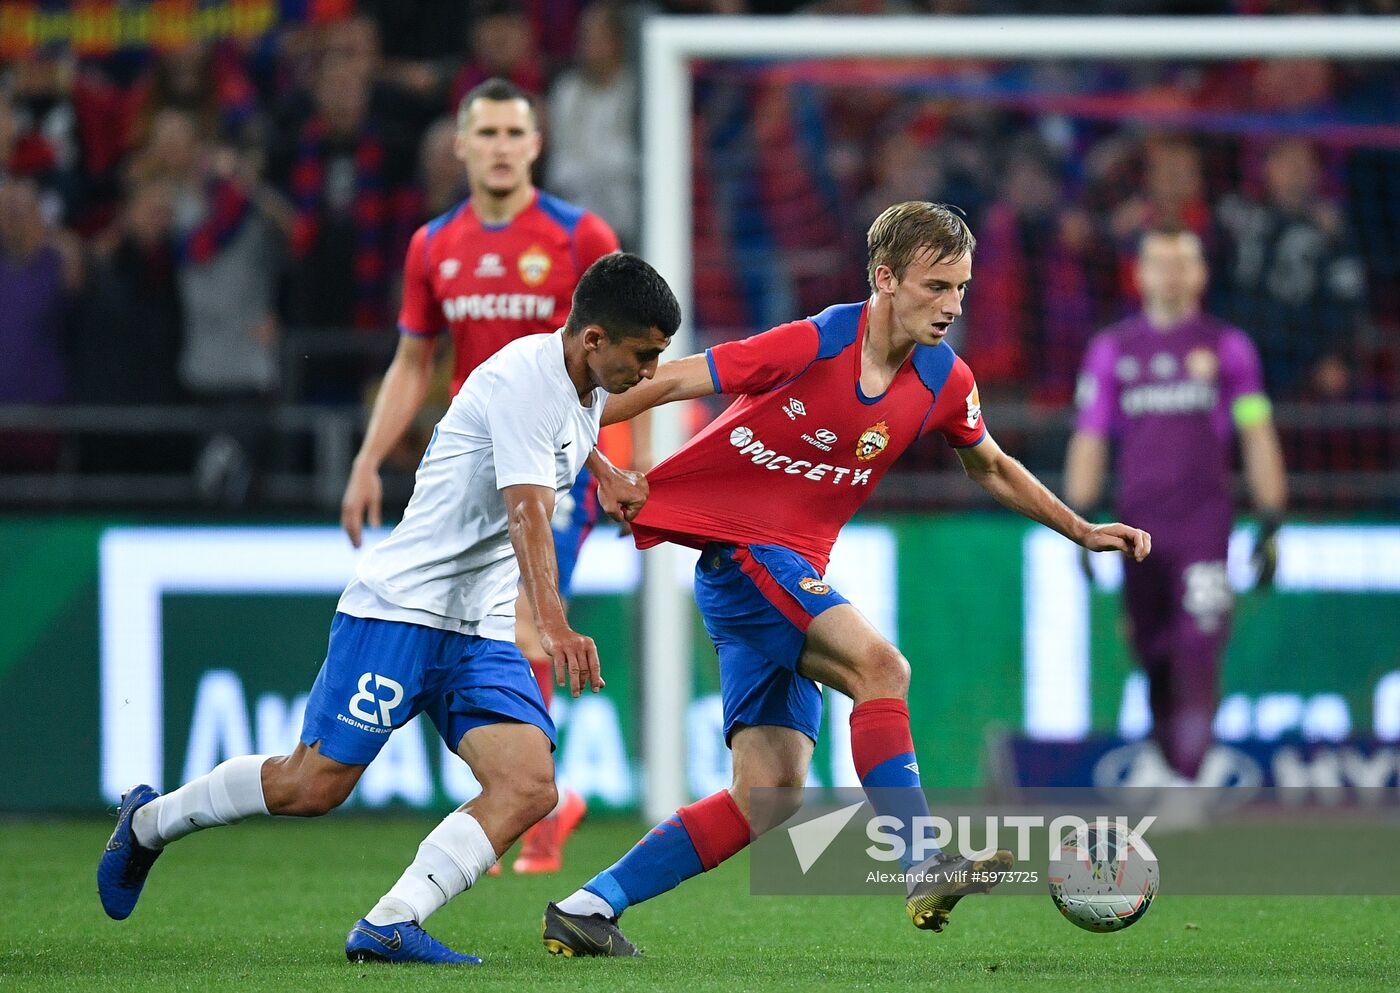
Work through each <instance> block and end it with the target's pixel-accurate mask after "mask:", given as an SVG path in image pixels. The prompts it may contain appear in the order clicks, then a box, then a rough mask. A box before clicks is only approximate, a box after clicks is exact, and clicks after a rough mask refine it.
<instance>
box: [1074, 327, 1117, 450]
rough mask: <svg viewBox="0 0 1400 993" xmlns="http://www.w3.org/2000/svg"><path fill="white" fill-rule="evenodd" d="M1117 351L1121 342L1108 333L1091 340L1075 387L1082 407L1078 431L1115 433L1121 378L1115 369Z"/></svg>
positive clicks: (1103, 434) (1105, 435) (1077, 399)
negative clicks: (1117, 376)
mask: <svg viewBox="0 0 1400 993" xmlns="http://www.w3.org/2000/svg"><path fill="white" fill-rule="evenodd" d="M1117 353H1118V347H1117V345H1116V344H1115V343H1114V340H1113V339H1112V338H1111V337H1110V336H1108V335H1106V334H1101V335H1099V336H1098V337H1097V338H1095V339H1094V340H1093V341H1091V342H1090V343H1089V351H1088V352H1086V353H1085V355H1084V365H1083V367H1081V368H1080V370H1079V382H1078V385H1077V386H1076V387H1075V390H1074V402H1075V406H1077V407H1078V408H1079V415H1078V417H1077V418H1076V419H1075V424H1074V427H1075V430H1076V431H1083V432H1085V433H1086V434H1094V435H1099V436H1100V437H1108V436H1109V435H1110V434H1112V433H1113V420H1114V417H1113V415H1114V411H1116V410H1117V409H1118V380H1117V378H1116V377H1115V376H1114V371H1113V367H1114V364H1115V363H1116V361H1117V358H1118V355H1117Z"/></svg>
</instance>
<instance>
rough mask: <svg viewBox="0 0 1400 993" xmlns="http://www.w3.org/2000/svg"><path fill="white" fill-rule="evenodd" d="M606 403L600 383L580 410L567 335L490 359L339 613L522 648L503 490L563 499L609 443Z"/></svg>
mask: <svg viewBox="0 0 1400 993" xmlns="http://www.w3.org/2000/svg"><path fill="white" fill-rule="evenodd" d="M607 396H608V393H607V391H606V390H603V389H601V388H598V389H594V390H593V393H592V396H591V398H590V399H591V403H590V405H589V406H584V405H583V404H581V403H579V399H578V390H577V389H576V388H575V387H574V384H573V382H572V380H570V379H569V375H568V372H567V370H566V369H565V367H564V333H563V331H562V330H561V331H556V332H554V333H553V334H536V335H529V336H527V337H524V338H519V339H517V340H515V341H512V342H511V343H510V344H508V345H506V346H505V347H504V348H502V349H501V350H500V351H499V352H497V353H496V354H495V355H493V356H492V357H491V358H489V359H487V360H486V361H485V362H483V363H482V364H481V365H480V366H478V367H477V368H476V369H475V370H473V372H472V374H471V375H470V376H468V377H467V381H466V382H465V383H463V384H462V388H461V390H459V391H458V393H457V396H456V397H454V398H453V400H452V404H451V406H450V407H449V408H448V410H447V413H446V414H445V415H444V416H443V418H442V420H441V421H439V422H438V425H437V427H436V428H434V429H433V437H432V440H431V441H430V442H429V443H428V450H427V452H426V453H424V455H423V461H422V463H421V464H420V465H419V466H418V474H417V477H416V479H415V480H414V485H413V497H412V499H411V500H409V502H408V507H407V508H406V509H405V510H404V515H403V520H402V521H400V522H399V525H398V527H396V528H394V531H393V533H392V534H391V535H389V537H388V538H385V539H384V540H383V541H382V542H380V543H379V544H378V545H376V546H375V547H374V548H372V549H371V550H370V551H368V552H367V553H365V555H364V556H363V558H361V560H360V563H359V567H358V569H357V570H356V578H355V579H354V580H352V581H351V583H350V585H349V586H348V587H347V588H346V590H345V592H344V594H342V596H341V598H340V606H339V609H340V610H341V611H343V612H345V613H347V614H353V615H355V616H357V617H380V618H384V619H386V620H405V621H411V622H413V623H417V624H426V625H428V626H430V627H436V628H442V629H445V630H449V631H460V632H463V633H466V634H475V635H479V636H481V637H485V638H499V639H501V640H503V641H514V640H515V596H516V584H517V583H518V582H519V581H520V569H519V565H518V564H517V562H516V559H515V550H514V548H512V547H511V543H510V534H509V531H508V526H507V521H506V502H505V497H504V495H503V494H502V493H501V490H502V489H504V488H505V487H507V486H515V485H517V484H523V483H529V484H534V485H537V486H551V487H553V488H554V492H555V499H556V501H557V500H560V499H562V498H563V497H564V495H565V494H566V493H567V492H568V490H569V488H570V487H571V486H572V485H573V483H574V480H575V479H576V478H577V477H578V474H579V470H580V469H582V468H583V463H584V460H585V459H587V458H588V455H589V453H590V452H591V451H592V450H593V447H594V445H596V444H597V442H598V426H599V424H600V422H601V421H602V417H603V405H604V404H605V403H606V402H607Z"/></svg>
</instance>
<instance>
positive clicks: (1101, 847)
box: [1047, 824, 1161, 933]
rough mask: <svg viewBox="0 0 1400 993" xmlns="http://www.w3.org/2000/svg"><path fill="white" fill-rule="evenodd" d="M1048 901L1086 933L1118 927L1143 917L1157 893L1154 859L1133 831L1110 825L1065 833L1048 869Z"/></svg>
mask: <svg viewBox="0 0 1400 993" xmlns="http://www.w3.org/2000/svg"><path fill="white" fill-rule="evenodd" d="M1047 879H1048V880H1049V883H1050V899H1051V900H1054V901H1055V906H1056V907H1059V908H1060V913H1062V914H1064V915H1065V917H1067V918H1068V919H1069V921H1070V923H1072V924H1075V925H1077V926H1079V927H1082V928H1083V929H1084V930H1086V931H1097V932H1100V933H1102V932H1105V931H1121V930H1123V929H1124V928H1125V927H1128V926H1129V925H1130V924H1133V923H1135V922H1136V921H1139V920H1141V919H1142V917H1143V915H1144V914H1146V913H1147V908H1148V907H1150V906H1152V898H1153V897H1154V896H1156V895H1157V886H1158V884H1159V881H1160V879H1161V875H1160V873H1159V871H1158V868H1157V857H1156V856H1155V855H1154V854H1153V853H1152V849H1150V848H1148V847H1147V844H1146V843H1145V842H1144V841H1143V840H1142V839H1141V838H1140V837H1138V836H1137V835H1136V834H1134V833H1132V832H1130V831H1126V830H1123V829H1121V828H1119V827H1115V826H1114V825H1112V824H1097V825H1095V824H1090V825H1087V826H1086V827H1081V828H1079V829H1077V830H1075V831H1072V832H1067V833H1066V834H1065V836H1064V837H1063V839H1062V840H1061V843H1060V857H1059V858H1058V859H1054V860H1053V861H1051V863H1050V871H1049V872H1048V873H1047Z"/></svg>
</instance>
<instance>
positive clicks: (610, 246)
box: [574, 213, 621, 274]
mask: <svg viewBox="0 0 1400 993" xmlns="http://www.w3.org/2000/svg"><path fill="white" fill-rule="evenodd" d="M620 247H621V246H620V245H619V244H618V240H617V235H616V234H614V233H613V229H612V228H610V227H608V222H607V221H605V220H603V219H602V218H601V217H599V216H598V215H597V214H593V213H585V214H584V215H583V216H582V217H580V218H579V219H578V226H577V227H575V228H574V262H575V264H577V266H578V271H579V273H580V274H582V273H583V271H584V270H585V269H587V268H588V267H589V266H591V265H592V264H593V263H594V262H597V261H598V260H599V259H601V258H602V257H603V256H604V255H608V254H610V253H612V252H615V251H617V250H618V249H619V248H620Z"/></svg>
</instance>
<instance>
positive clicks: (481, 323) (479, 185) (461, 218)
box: [340, 79, 618, 873]
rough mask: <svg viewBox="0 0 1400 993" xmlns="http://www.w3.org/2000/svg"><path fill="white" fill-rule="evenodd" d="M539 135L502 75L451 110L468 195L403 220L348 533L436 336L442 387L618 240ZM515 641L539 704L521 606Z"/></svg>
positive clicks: (559, 835) (586, 519)
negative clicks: (550, 177) (564, 193)
mask: <svg viewBox="0 0 1400 993" xmlns="http://www.w3.org/2000/svg"><path fill="white" fill-rule="evenodd" d="M541 145H542V139H541V136H540V131H539V127H538V124H537V122H536V119H535V109H534V101H533V99H532V98H531V97H530V96H529V94H527V93H525V91H523V90H521V89H519V88H518V87H516V86H515V85H514V84H512V83H509V82H507V81H505V80H502V79H490V80H487V81H486V82H484V83H482V84H481V85H480V86H477V87H476V88H475V89H473V90H472V91H471V92H469V93H468V94H467V95H466V96H465V97H463V98H462V103H461V105H460V107H459V108H458V111H457V157H458V158H459V159H461V160H462V163H463V164H464V165H465V166H466V169H467V179H468V182H469V184H470V190H471V195H470V196H469V197H468V198H467V199H466V200H464V201H462V202H461V203H460V204H458V205H457V206H456V207H454V208H453V209H452V210H450V211H448V212H447V213H446V214H443V215H442V216H441V217H437V218H434V219H433V220H431V221H429V222H428V223H427V224H425V225H423V226H422V227H421V228H419V229H418V230H417V231H416V232H414V235H413V239H412V241H410V242H409V246H408V255H407V257H406V258H405V259H404V276H403V305H402V307H401V308H400V311H399V332H400V337H399V345H398V349H397V351H396V352H395V353H394V360H393V362H392V363H391V364H390V366H389V371H388V372H387V373H386V374H385V376H384V384H383V386H382V387H381V389H380V391H379V395H378V397H377V398H376V399H375V403H374V411H373V413H372V414H371V415H370V420H369V427H368V428H367V429H366V431H365V439H364V442H363V443H362V444H361V446H360V451H359V454H358V455H357V456H356V457H355V462H354V466H353V468H352V469H351V473H350V480H349V483H348V484H347V485H346V488H345V496H344V497H343V499H342V501H341V508H340V521H341V525H342V526H343V527H344V528H345V531H346V533H347V534H348V535H349V536H350V540H351V542H353V543H354V545H355V546H356V547H359V544H360V530H361V528H362V527H363V525H364V522H365V520H366V519H368V520H369V523H370V524H371V525H372V526H375V527H378V526H379V524H380V522H381V511H380V503H381V499H382V489H381V486H380V480H379V467H380V465H381V464H383V461H384V459H385V458H386V457H387V456H388V454H389V453H390V451H392V450H393V448H394V446H395V445H396V444H398V442H399V439H400V438H402V437H403V434H404V432H405V431H407V430H408V427H409V425H410V424H411V423H412V421H413V419H414V417H415V416H417V414H418V411H419V409H420V408H422V406H423V402H424V400H425V399H426V398H427V395H428V389H429V386H430V384H431V382H432V378H433V365H434V360H435V358H436V355H437V348H438V342H439V341H440V339H441V337H442V334H443V332H450V333H451V341H452V346H453V350H454V351H453V366H452V392H453V394H454V395H455V394H456V392H457V391H458V390H459V389H460V388H461V386H462V383H463V382H464V381H465V380H466V378H467V376H468V375H469V374H470V373H471V371H472V370H473V369H475V368H476V367H477V366H479V365H480V364H481V363H482V362H484V361H486V360H487V359H488V358H490V357H491V356H492V355H494V354H496V352H497V351H499V350H500V348H501V347H502V346H503V345H506V344H508V343H509V342H512V341H514V340H516V339H517V338H523V337H525V336H526V335H531V334H548V333H551V332H553V331H554V330H555V329H556V328H558V327H560V326H562V325H563V323H564V319H565V318H566V317H568V311H569V301H570V298H571V297H572V295H573V292H574V287H575V286H576V285H577V284H578V280H579V277H580V276H582V275H583V272H584V270H585V269H587V268H588V267H589V266H590V265H592V264H593V262H594V261H596V260H597V259H599V258H601V257H602V256H604V255H607V254H608V253H609V252H615V251H617V249H618V242H617V235H615V234H613V231H612V229H611V228H609V227H608V225H607V223H606V222H604V221H603V219H602V218H600V217H598V216H597V215H596V214H591V213H589V212H588V211H585V210H582V209H581V208H579V207H575V206H574V205H573V204H570V203H566V202H564V201H563V200H560V199H559V198H558V197H554V196H550V195H549V194H548V193H545V192H543V191H542V190H538V189H536V188H535V186H534V184H533V183H532V182H531V179H530V169H531V166H533V165H534V162H535V160H536V159H537V158H539V155H540V149H541ZM590 483H591V480H590V478H589V476H588V475H587V472H586V471H585V472H584V473H582V474H580V476H579V480H578V482H577V483H575V485H574V489H573V490H572V491H571V492H570V498H571V499H567V500H564V501H561V502H560V506H559V507H558V509H557V511H556V514H555V520H554V529H555V542H554V543H555V548H556V551H557V553H558V557H559V584H560V591H561V593H562V594H563V595H564V596H565V597H566V598H567V597H568V595H569V581H570V579H571V578H572V576H573V571H574V565H575V564H576V562H577V559H578V551H579V547H580V546H581V545H582V543H583V539H584V538H585V537H586V536H587V534H588V530H589V528H591V527H592V524H593V516H594V515H593V506H594V501H593V494H592V491H591V487H590ZM516 617H517V629H516V643H517V645H518V646H519V647H520V650H521V651H522V652H523V653H524V654H525V657H526V658H528V659H529V660H530V666H531V668H532V669H533V670H534V671H535V678H536V679H537V681H538V682H539V685H540V692H541V693H542V694H543V695H544V700H545V706H546V707H548V706H549V702H550V699H551V697H552V692H553V669H552V667H551V664H550V662H549V659H548V658H547V657H546V655H545V652H544V648H543V646H542V645H541V644H540V638H539V634H538V633H537V632H536V631H535V625H534V623H533V619H532V615H531V612H530V611H529V610H517V612H516ZM559 794H560V800H559V808H558V809H557V810H556V811H555V813H554V814H552V815H551V816H549V817H546V818H545V819H544V820H542V821H540V822H539V823H538V824H536V825H535V826H534V827H532V828H531V829H530V830H529V831H528V832H526V834H525V837H524V838H523V839H522V841H521V854H520V856H519V857H518V858H517V859H516V861H515V870H516V871H517V872H527V873H533V872H556V871H558V869H559V868H560V866H561V864H562V861H561V860H562V852H563V844H564V841H565V839H567V838H568V836H569V834H570V832H572V831H573V829H574V827H575V826H576V825H577V824H578V822H579V820H580V819H581V818H582V817H583V813H584V810H585V806H584V802H583V798H582V797H581V796H579V795H578V794H577V793H575V792H574V791H572V790H568V789H562V790H560V791H559Z"/></svg>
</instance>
